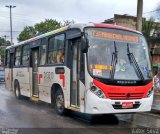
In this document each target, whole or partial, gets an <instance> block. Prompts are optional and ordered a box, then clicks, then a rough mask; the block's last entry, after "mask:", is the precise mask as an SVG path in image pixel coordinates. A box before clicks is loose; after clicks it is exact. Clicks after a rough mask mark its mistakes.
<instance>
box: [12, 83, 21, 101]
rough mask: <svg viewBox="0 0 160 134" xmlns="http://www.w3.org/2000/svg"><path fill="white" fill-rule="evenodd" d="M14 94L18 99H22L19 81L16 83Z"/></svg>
mask: <svg viewBox="0 0 160 134" xmlns="http://www.w3.org/2000/svg"><path fill="white" fill-rule="evenodd" d="M14 94H15V97H16V99H21V93H20V87H19V83H18V82H17V81H16V82H15V85H14Z"/></svg>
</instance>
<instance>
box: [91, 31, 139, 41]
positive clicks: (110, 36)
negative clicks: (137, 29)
mask: <svg viewBox="0 0 160 134" xmlns="http://www.w3.org/2000/svg"><path fill="white" fill-rule="evenodd" d="M92 36H94V37H99V38H107V39H116V40H122V41H127V42H139V38H138V37H136V36H131V35H123V34H117V33H109V32H103V31H98V30H92Z"/></svg>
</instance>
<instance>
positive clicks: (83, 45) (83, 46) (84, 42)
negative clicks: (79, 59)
mask: <svg viewBox="0 0 160 134" xmlns="http://www.w3.org/2000/svg"><path fill="white" fill-rule="evenodd" d="M88 48H89V43H88V39H87V38H82V39H81V52H82V53H87V52H88Z"/></svg>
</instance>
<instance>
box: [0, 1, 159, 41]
mask: <svg viewBox="0 0 160 134" xmlns="http://www.w3.org/2000/svg"><path fill="white" fill-rule="evenodd" d="M143 1H144V9H143V12H144V14H143V15H144V17H149V16H150V15H153V14H154V13H146V12H149V11H153V10H155V9H156V7H157V5H158V4H160V0H143ZM5 5H14V6H16V8H14V9H12V15H13V40H14V43H16V42H17V41H16V38H17V36H18V34H19V33H20V31H22V30H23V28H24V27H25V26H30V25H34V24H35V23H38V22H40V21H43V20H45V19H56V20H58V21H63V20H74V21H75V22H77V23H79V22H102V21H104V20H105V19H109V18H112V17H113V16H114V14H129V15H134V16H135V15H136V12H137V9H136V8H137V0H0V37H1V36H3V35H7V36H10V33H9V31H10V23H9V8H6V7H5ZM8 40H10V37H9V38H8Z"/></svg>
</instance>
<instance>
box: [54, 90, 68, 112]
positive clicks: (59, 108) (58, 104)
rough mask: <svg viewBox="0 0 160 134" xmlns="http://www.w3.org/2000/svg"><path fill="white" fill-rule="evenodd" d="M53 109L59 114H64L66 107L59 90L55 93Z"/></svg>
mask: <svg viewBox="0 0 160 134" xmlns="http://www.w3.org/2000/svg"><path fill="white" fill-rule="evenodd" d="M55 109H56V112H57V113H58V114H60V115H65V114H66V109H65V107H64V95H63V92H62V91H61V90H58V91H57V92H56V94H55Z"/></svg>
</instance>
